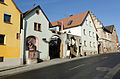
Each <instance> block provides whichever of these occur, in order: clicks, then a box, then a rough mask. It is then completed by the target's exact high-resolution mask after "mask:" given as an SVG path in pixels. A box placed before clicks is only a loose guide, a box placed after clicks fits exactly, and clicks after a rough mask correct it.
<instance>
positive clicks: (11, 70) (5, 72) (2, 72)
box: [0, 55, 96, 78]
mask: <svg viewBox="0 0 120 79" xmlns="http://www.w3.org/2000/svg"><path fill="white" fill-rule="evenodd" d="M94 56H96V55H94ZM88 57H92V56H86V57H85V56H84V57H75V58H72V59H67V58H65V59H59V58H58V59H52V60H49V61H45V62H41V63H37V64H31V65H19V66H13V67H5V68H0V78H1V77H4V76H9V75H12V74H14V75H15V74H17V73H23V72H28V71H31V70H35V69H40V68H43V67H48V66H52V65H56V64H60V63H65V62H69V61H74V60H78V59H83V58H88Z"/></svg>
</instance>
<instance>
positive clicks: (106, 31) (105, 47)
mask: <svg viewBox="0 0 120 79" xmlns="http://www.w3.org/2000/svg"><path fill="white" fill-rule="evenodd" d="M92 18H93V21H94V23H95V25H96V28H97V35H98V50H99V53H101V54H103V53H110V52H117V34H116V30H115V26H114V25H110V26H106V27H105V26H104V25H103V24H102V23H101V22H100V21H99V20H98V18H96V16H94V14H92Z"/></svg>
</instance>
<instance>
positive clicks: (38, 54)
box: [21, 6, 52, 64]
mask: <svg viewBox="0 0 120 79" xmlns="http://www.w3.org/2000/svg"><path fill="white" fill-rule="evenodd" d="M49 25H50V22H49V20H48V18H47V17H46V15H45V14H44V12H43V11H42V9H41V8H40V6H37V7H35V8H33V9H31V10H28V11H26V12H25V13H23V14H22V27H21V37H22V39H21V57H22V58H23V62H26V63H28V64H30V63H32V62H33V63H34V62H35V63H36V62H38V59H39V60H49V59H50V58H49V43H48V42H49V39H50V38H51V36H52V32H51V31H49Z"/></svg>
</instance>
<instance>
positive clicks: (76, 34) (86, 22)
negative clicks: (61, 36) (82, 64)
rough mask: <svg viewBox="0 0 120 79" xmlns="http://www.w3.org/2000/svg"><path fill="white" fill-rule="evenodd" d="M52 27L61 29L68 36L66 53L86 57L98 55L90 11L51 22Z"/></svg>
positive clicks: (94, 27) (94, 28)
mask: <svg viewBox="0 0 120 79" xmlns="http://www.w3.org/2000/svg"><path fill="white" fill-rule="evenodd" d="M52 26H53V27H59V28H60V29H61V28H62V29H61V30H60V31H61V32H63V33H66V34H67V35H68V36H67V39H68V41H67V42H68V43H67V44H68V45H67V48H68V49H67V51H69V50H70V51H71V53H72V54H73V55H75V56H77V55H85V56H86V55H92V54H97V53H98V43H97V36H96V31H97V29H96V26H95V25H94V22H93V20H92V18H91V13H90V11H86V12H84V13H80V14H78V15H74V16H73V15H70V16H69V17H68V18H64V19H61V20H58V21H55V22H52ZM61 26H63V27H61ZM63 28H64V29H63ZM71 47H72V48H71ZM75 53H76V54H75Z"/></svg>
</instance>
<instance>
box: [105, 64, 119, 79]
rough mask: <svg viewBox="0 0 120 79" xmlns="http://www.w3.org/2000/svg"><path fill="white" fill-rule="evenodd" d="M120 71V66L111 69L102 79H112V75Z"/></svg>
mask: <svg viewBox="0 0 120 79" xmlns="http://www.w3.org/2000/svg"><path fill="white" fill-rule="evenodd" d="M119 70H120V64H118V65H116V66H115V67H114V68H112V69H111V70H110V71H109V72H108V73H107V74H106V75H105V76H104V79H112V78H113V77H114V75H115V74H116V73H117V72H118V71H119Z"/></svg>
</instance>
